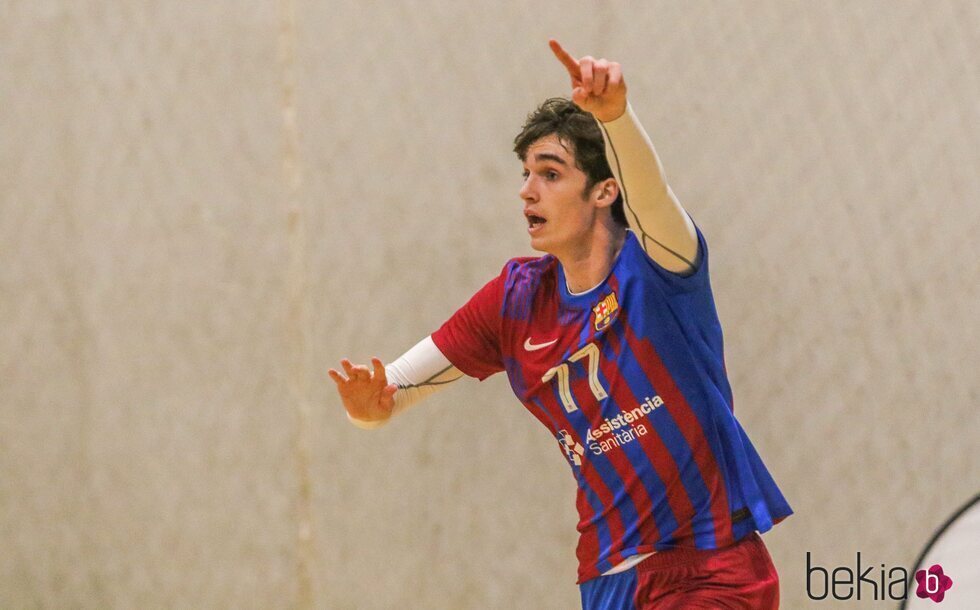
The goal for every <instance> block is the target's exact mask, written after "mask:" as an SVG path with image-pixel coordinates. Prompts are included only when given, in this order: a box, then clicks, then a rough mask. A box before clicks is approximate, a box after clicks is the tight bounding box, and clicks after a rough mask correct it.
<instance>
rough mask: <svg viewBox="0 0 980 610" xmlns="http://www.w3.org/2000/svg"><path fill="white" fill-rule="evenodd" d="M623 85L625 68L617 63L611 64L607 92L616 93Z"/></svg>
mask: <svg viewBox="0 0 980 610" xmlns="http://www.w3.org/2000/svg"><path fill="white" fill-rule="evenodd" d="M622 84H623V68H622V66H620V65H619V64H618V63H616V62H610V64H609V76H608V77H607V82H606V91H615V90H617V89H618V88H619V87H620V86H622Z"/></svg>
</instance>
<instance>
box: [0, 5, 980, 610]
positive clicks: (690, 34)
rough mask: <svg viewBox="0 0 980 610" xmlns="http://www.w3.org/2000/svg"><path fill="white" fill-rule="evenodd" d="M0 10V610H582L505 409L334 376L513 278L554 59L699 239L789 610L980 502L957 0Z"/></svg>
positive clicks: (979, 25)
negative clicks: (614, 66)
mask: <svg viewBox="0 0 980 610" xmlns="http://www.w3.org/2000/svg"><path fill="white" fill-rule="evenodd" d="M0 6H2V15H3V19H0V100H2V101H3V106H4V110H3V111H2V112H0V260H2V263H0V548H2V552H0V607H3V608H61V607H82V608H136V607H139V608H151V607H199V608H200V607H209V608H312V607H315V608H331V609H332V608H357V609H361V608H364V609H376V608H377V609H381V608H393V607H405V608H446V609H457V608H531V607H533V608H542V609H550V608H554V609H565V608H574V607H577V604H578V592H577V589H576V587H575V586H574V580H575V558H574V550H573V549H574V544H575V528H574V526H575V523H576V520H577V517H576V515H575V512H574V486H575V484H574V480H573V478H572V477H571V476H570V475H569V471H568V466H567V462H566V461H565V460H564V457H563V455H562V453H561V451H560V450H559V447H558V445H557V443H556V441H555V439H553V438H552V437H551V436H550V434H549V433H548V432H547V431H546V430H545V429H544V428H543V427H541V426H540V425H539V424H538V423H537V422H536V421H535V420H534V418H533V417H532V416H531V415H530V414H528V413H526V412H525V411H524V410H523V408H522V407H521V406H520V404H519V403H518V402H517V401H516V399H514V398H513V396H512V394H511V393H510V389H509V386H508V384H507V381H506V379H504V378H503V377H502V376H496V377H494V378H491V379H490V380H488V381H486V382H483V383H478V382H476V381H473V380H464V381H461V382H459V383H457V384H454V386H453V387H450V388H448V389H447V390H445V391H444V392H442V393H441V394H439V395H437V396H435V397H433V398H432V399H431V400H430V401H428V403H427V404H423V405H420V406H418V407H416V408H414V410H411V411H409V412H408V413H406V414H404V415H402V416H400V417H399V418H398V419H397V420H396V421H394V422H393V423H391V424H390V425H388V426H386V427H384V428H382V429H380V430H376V431H363V430H360V429H357V428H354V427H353V426H351V425H350V424H349V423H348V422H347V419H346V417H345V415H344V412H343V409H342V407H341V405H340V403H339V400H338V399H337V397H336V394H335V392H334V390H333V383H332V382H331V381H330V380H329V378H328V377H327V376H326V369H327V368H328V367H330V366H337V363H338V361H339V359H340V358H342V357H344V356H349V357H351V358H352V359H353V360H354V361H355V362H367V359H368V358H369V357H371V356H372V355H377V356H380V357H382V358H383V359H385V360H386V361H390V360H391V359H393V358H395V357H397V356H398V355H399V354H401V353H402V351H404V350H405V349H406V348H408V347H410V346H411V345H412V344H414V343H415V341H417V340H418V339H420V338H422V337H424V336H425V335H427V334H428V333H430V332H431V331H432V330H434V329H435V328H436V327H437V326H438V325H439V324H441V323H442V322H443V320H444V319H445V318H446V317H448V316H449V315H450V314H451V313H452V312H453V311H455V309H456V308H457V307H458V306H460V305H461V304H462V303H463V302H464V301H465V300H466V299H468V298H469V297H470V295H471V294H472V293H473V292H474V291H475V290H476V289H478V288H479V287H480V286H482V285H483V284H484V283H485V282H486V281H487V280H489V279H490V278H491V277H492V276H493V275H495V274H497V273H498V272H499V270H500V268H501V266H502V265H503V263H504V262H505V261H506V260H507V259H508V258H511V257H513V256H518V255H527V254H530V253H531V251H530V250H529V247H528V244H527V236H526V233H525V231H524V220H523V218H522V215H521V202H520V200H519V199H518V196H517V190H518V187H519V182H520V173H521V168H520V165H519V163H518V161H517V160H516V159H515V157H514V155H513V154H512V153H511V152H510V148H511V139H512V137H513V135H514V134H515V133H516V131H517V130H518V129H519V127H520V124H521V122H522V120H523V118H524V116H525V115H526V113H527V112H529V111H530V110H531V109H532V108H533V107H534V106H535V105H536V104H537V103H538V102H540V101H541V100H543V99H544V98H546V97H549V96H554V95H562V94H566V93H567V91H568V86H567V82H566V77H565V76H564V72H563V70H562V68H561V66H560V65H559V64H558V63H557V62H556V61H555V60H554V58H553V57H552V56H551V54H550V52H549V50H548V48H547V39H548V37H551V36H553V37H556V38H558V39H559V40H560V41H561V42H562V43H563V44H565V45H566V46H567V47H568V48H569V49H570V50H571V51H572V52H573V53H575V54H578V55H584V54H592V55H595V56H605V57H609V58H612V59H615V60H617V61H620V62H621V63H622V64H623V66H624V71H625V76H626V81H627V84H628V86H629V91H630V99H631V100H632V103H633V105H634V108H635V109H636V112H637V113H638V115H639V116H640V118H641V119H642V120H643V122H644V124H645V126H646V128H647V130H648V131H649V133H650V134H651V136H652V138H653V140H654V142H655V144H656V145H657V147H658V151H659V153H660V155H661V157H662V160H663V162H664V165H665V167H666V171H667V175H668V179H669V181H670V184H671V185H672V187H673V190H674V191H675V193H676V194H677V195H678V197H679V198H680V200H681V202H682V203H683V204H684V205H685V206H686V207H687V209H688V210H689V211H690V213H691V214H692V216H693V217H694V219H695V220H696V221H697V223H698V224H699V226H700V227H701V228H702V229H703V231H704V233H705V235H706V236H707V239H708V242H709V244H710V248H711V257H712V283H713V287H714V292H715V298H716V301H717V304H718V309H719V315H720V317H721V321H722V324H723V327H724V329H725V336H726V353H727V365H728V371H729V374H730V376H731V380H732V384H733V387H734V392H735V405H736V413H737V414H738V416H739V418H740V420H741V422H742V423H743V425H744V426H745V427H746V428H747V430H748V431H749V434H750V435H751V437H752V438H753V440H754V442H755V444H756V446H757V448H758V449H759V451H760V453H761V454H762V456H763V457H764V459H765V460H766V462H767V464H768V465H769V467H770V469H771V471H772V472H773V474H774V476H775V477H776V479H777V480H778V481H779V483H780V484H781V486H782V488H783V490H784V492H785V493H786V495H787V497H788V499H789V500H790V502H791V503H792V504H793V506H794V508H795V510H796V514H795V515H794V516H793V517H791V518H790V519H788V520H787V521H786V522H784V523H783V524H781V525H779V526H777V527H776V528H775V529H774V530H773V531H771V532H770V533H769V534H767V535H766V536H765V540H766V542H767V544H768V545H769V547H770V549H771V552H772V554H773V557H774V560H775V562H776V565H777V567H778V568H779V570H780V572H781V577H782V595H783V601H784V607H787V608H797V607H807V606H808V605H812V606H813V607H822V605H821V604H819V603H816V602H810V601H809V600H808V599H807V597H806V591H805V586H804V579H805V558H806V553H807V552H808V551H809V552H810V553H811V556H812V557H813V559H814V560H815V561H818V562H820V563H821V564H822V565H824V566H832V565H849V564H850V565H853V562H854V557H855V553H856V552H858V551H860V552H861V554H862V556H863V557H865V558H866V559H867V560H868V561H873V562H874V563H876V564H877V563H885V564H889V565H906V566H907V565H908V564H909V563H910V562H912V561H913V559H914V558H915V556H916V555H917V553H918V551H919V550H920V549H921V547H922V545H923V544H925V542H926V541H927V540H928V539H929V537H930V536H931V535H932V532H933V530H934V529H935V528H936V527H937V526H938V525H939V524H940V523H941V522H942V520H943V519H944V518H945V517H946V516H947V515H948V514H949V513H951V512H952V511H953V510H954V509H955V508H956V507H957V506H958V505H960V504H962V503H963V502H964V501H965V500H966V499H967V498H969V497H970V496H971V495H972V494H974V493H976V492H977V490H978V489H980V459H978V454H977V442H976V439H977V436H978V429H980V421H978V417H980V416H978V406H980V404H978V400H980V399H978V396H980V387H978V377H977V374H976V371H977V369H978V365H980V359H978V351H977V344H978V342H980V324H978V320H980V317H978V316H977V311H976V310H977V303H978V296H980V295H978V284H980V282H978V276H980V269H978V263H977V261H978V260H980V248H978V245H977V244H978V240H977V234H978V232H980V206H978V205H977V201H978V200H980V173H978V172H977V168H978V167H980V148H978V146H977V143H978V142H980V106H978V104H977V100H978V99H980V77H978V73H977V70H976V57H977V55H978V54H980V38H978V35H977V32H980V5H978V4H977V3H975V2H970V1H967V0H963V1H953V2H949V1H945V2H936V1H901V2H885V1H861V2H837V1H835V2H753V3H747V2H746V3H740V2H739V3H736V2H727V3H722V2H706V1H699V2H693V1H691V2H633V3H613V2H597V3H595V4H593V5H581V6H579V7H578V8H570V5H568V4H567V3H559V2H538V3H535V4H531V3H524V2H512V1H504V2H496V3H466V2H449V1H432V2H421V1H420V2H411V3H395V2H360V3H335V2H333V3H323V2H309V1H303V0H282V1H281V2H278V3H277V2H272V1H267V2H244V3H243V2H232V1H229V0H213V1H210V2H198V3H190V4H188V3H164V2H147V1H138V2H120V3H86V2H68V1H66V0H38V1H35V2H4V3H2V4H0ZM827 605H828V607H829V603H827Z"/></svg>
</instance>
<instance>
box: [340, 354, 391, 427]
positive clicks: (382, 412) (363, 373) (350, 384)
mask: <svg viewBox="0 0 980 610" xmlns="http://www.w3.org/2000/svg"><path fill="white" fill-rule="evenodd" d="M340 364H341V366H343V367H344V372H346V373H347V377H344V376H343V375H341V374H340V372H339V371H337V370H335V369H330V370H329V371H327V373H328V374H329V375H330V378H331V379H333V380H334V383H336V384H337V392H338V393H339V394H340V399H341V400H342V401H343V403H344V408H345V409H347V413H348V414H349V415H350V416H351V417H353V418H354V419H358V420H361V421H381V420H385V419H388V418H389V417H391V410H392V409H393V408H394V406H395V392H397V391H398V386H397V385H395V384H393V383H388V377H387V376H386V375H385V367H384V365H383V364H381V361H380V360H378V359H377V358H371V365H372V366H373V367H374V371H371V370H370V369H368V367H366V366H364V365H361V364H358V365H354V364H351V362H350V360H348V359H346V358H344V359H343V360H341V361H340Z"/></svg>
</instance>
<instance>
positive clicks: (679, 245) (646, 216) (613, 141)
mask: <svg viewBox="0 0 980 610" xmlns="http://www.w3.org/2000/svg"><path fill="white" fill-rule="evenodd" d="M599 128H600V130H601V131H602V137H603V139H604V140H605V143H606V159H608V160H609V167H610V168H611V169H612V171H613V174H614V175H615V176H616V181H617V182H618V183H619V189H620V192H621V193H622V195H623V204H624V207H625V208H626V210H625V211H626V216H627V218H628V219H629V221H630V226H631V227H632V228H633V229H634V230H636V232H637V234H638V237H639V238H640V243H641V244H642V246H643V249H644V250H645V251H646V253H647V254H648V255H649V256H650V258H652V259H653V260H655V261H656V262H657V264H659V265H660V266H661V267H663V268H664V269H667V270H668V271H673V272H675V273H684V272H687V271H690V270H691V269H693V268H694V266H695V262H696V261H695V259H696V257H697V253H698V236H697V232H696V231H695V229H694V222H693V221H692V220H691V217H690V216H688V215H687V212H686V211H685V210H684V208H683V207H682V206H681V204H680V202H679V201H677V197H676V196H675V195H674V192H673V191H671V190H670V187H669V186H668V185H667V178H666V177H665V175H664V168H663V166H662V165H661V164H660V158H659V157H658V156H657V151H656V150H654V148H653V143H652V142H651V141H650V137H649V136H648V135H647V133H646V131H644V129H643V126H642V125H641V124H640V121H639V119H637V118H636V115H635V114H634V113H633V107H632V106H630V105H629V103H627V104H626V112H624V113H623V114H622V116H620V117H619V118H618V119H616V120H614V121H609V122H608V123H602V122H599Z"/></svg>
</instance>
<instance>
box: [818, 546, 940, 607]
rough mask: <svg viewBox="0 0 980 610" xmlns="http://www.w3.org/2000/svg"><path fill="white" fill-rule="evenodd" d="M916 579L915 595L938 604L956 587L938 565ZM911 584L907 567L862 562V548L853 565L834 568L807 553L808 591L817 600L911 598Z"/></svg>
mask: <svg viewBox="0 0 980 610" xmlns="http://www.w3.org/2000/svg"><path fill="white" fill-rule="evenodd" d="M862 568H863V569H862ZM915 580H916V582H917V583H918V588H917V589H916V591H915V594H916V595H917V596H918V597H920V598H929V599H931V600H932V601H934V602H936V603H939V602H941V601H943V598H944V597H945V595H946V591H948V590H949V589H950V587H952V586H953V579H952V578H950V577H949V576H947V575H946V574H944V573H943V568H942V566H940V565H939V564H936V565H934V566H932V567H931V568H929V569H928V570H919V571H918V572H916V573H915ZM908 585H909V573H908V570H906V569H905V568H903V567H900V566H895V567H892V568H886V566H885V564H883V563H882V564H878V565H874V564H872V565H868V564H866V563H862V559H861V553H860V551H859V552H858V553H857V556H856V560H855V566H854V567H853V568H852V567H851V566H837V567H835V568H833V569H828V568H825V567H823V566H821V565H818V564H816V563H814V562H813V561H812V559H811V558H810V552H809V551H807V553H806V594H807V597H809V598H810V599H812V600H815V601H822V600H825V599H827V598H828V597H833V598H834V599H836V600H841V601H849V600H856V601H860V600H862V599H864V600H875V601H886V600H894V601H901V600H903V599H905V598H907V597H908V589H909V587H908Z"/></svg>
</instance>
